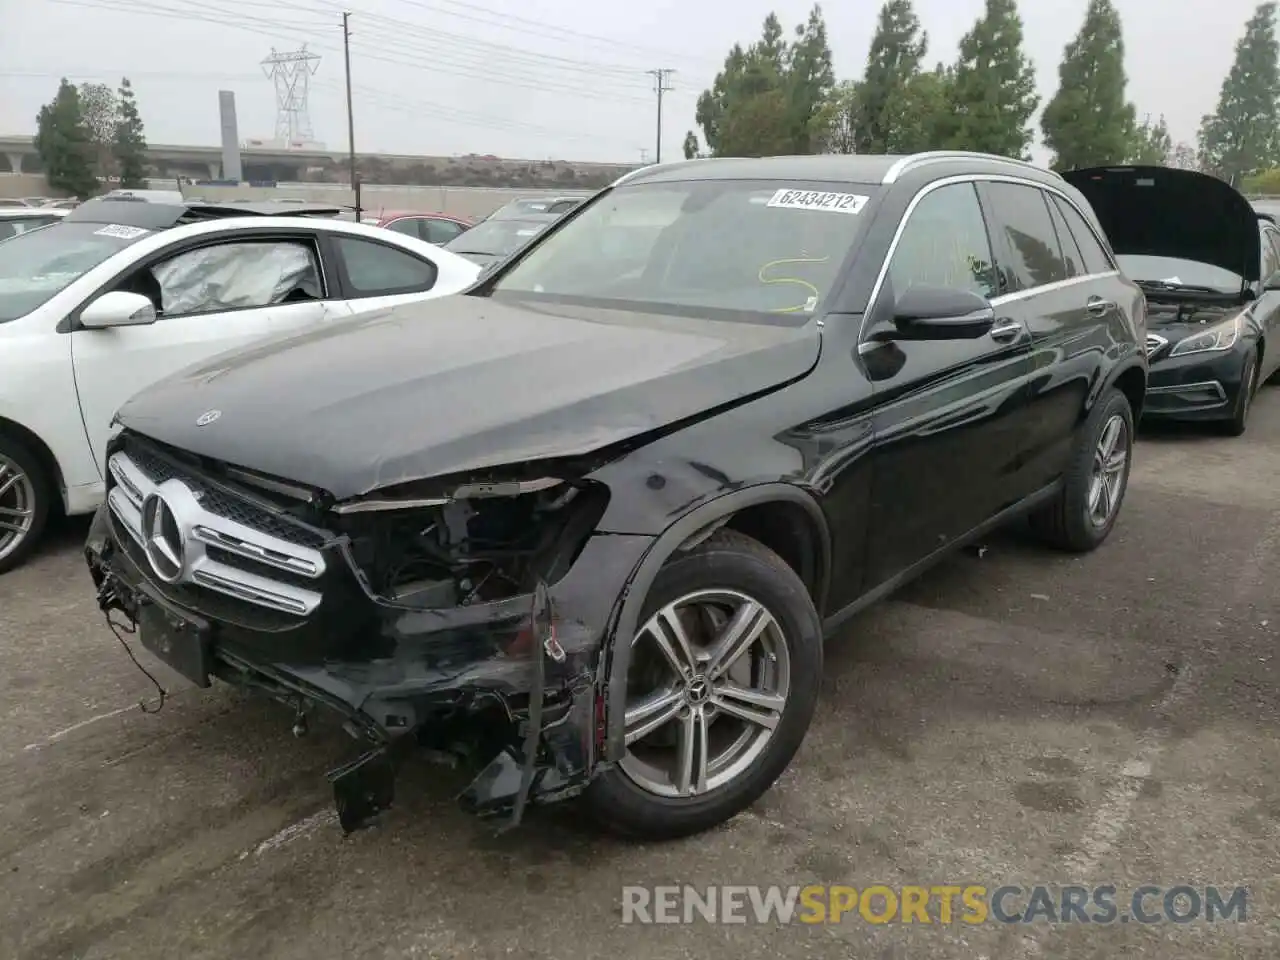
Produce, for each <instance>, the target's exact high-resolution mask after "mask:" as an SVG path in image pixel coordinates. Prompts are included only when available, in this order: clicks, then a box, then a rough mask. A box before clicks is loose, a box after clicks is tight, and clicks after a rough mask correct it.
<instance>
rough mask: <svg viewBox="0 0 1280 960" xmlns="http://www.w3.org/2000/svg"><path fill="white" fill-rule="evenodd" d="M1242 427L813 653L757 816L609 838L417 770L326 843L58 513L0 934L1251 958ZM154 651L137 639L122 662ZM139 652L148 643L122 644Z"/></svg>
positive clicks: (1278, 427) (255, 943) (4, 844)
mask: <svg viewBox="0 0 1280 960" xmlns="http://www.w3.org/2000/svg"><path fill="white" fill-rule="evenodd" d="M1254 417H1255V419H1254V421H1253V423H1252V424H1251V426H1250V431H1249V434H1248V436H1247V437H1246V438H1245V439H1242V440H1225V439H1218V438H1214V437H1212V436H1210V435H1209V434H1207V433H1206V432H1204V431H1192V432H1186V431H1176V432H1167V431H1161V433H1160V434H1159V435H1157V436H1146V437H1144V439H1143V441H1142V442H1141V443H1140V444H1139V446H1138V449H1137V460H1136V466H1135V469H1134V473H1133V477H1132V481H1131V484H1130V487H1129V494H1128V499H1127V500H1126V502H1125V505H1124V512H1123V515H1122V518H1121V521H1120V524H1119V526H1118V527H1117V528H1116V531H1115V533H1114V534H1113V536H1112V538H1111V539H1110V541H1109V542H1108V544H1107V545H1106V546H1104V547H1103V548H1102V549H1101V550H1100V551H1099V552H1097V553H1096V554H1094V555H1092V556H1090V557H1087V558H1067V557H1062V556H1058V555H1054V554H1050V553H1046V552H1043V551H1041V550H1040V549H1039V548H1037V547H1035V546H1034V545H1032V544H1030V543H1028V542H1026V541H1025V539H1024V538H1022V537H1020V536H1018V535H1017V534H1016V533H1011V534H1009V535H1003V536H1001V537H999V538H996V539H994V540H992V541H991V542H990V543H989V544H988V549H987V551H986V552H985V554H984V555H982V556H981V557H979V556H977V555H976V553H969V554H966V555H963V556H959V557H957V558H955V559H954V560H952V561H950V562H949V563H947V564H946V565H945V566H943V567H941V568H939V569H938V570H935V571H934V572H932V573H931V574H930V575H928V576H927V577H926V578H924V579H923V580H921V581H919V582H918V583H916V584H914V585H913V586H911V587H909V588H908V589H907V590H905V591H904V592H903V593H901V594H899V595H898V596H897V597H896V598H894V599H892V600H890V601H888V602H886V603H883V604H881V605H880V606H879V607H877V608H875V609H873V610H871V611H869V612H867V613H866V614H864V615H863V616H861V617H859V618H858V619H857V620H856V621H855V622H854V623H853V624H852V625H851V626H850V628H849V629H848V631H847V634H846V636H845V637H843V638H842V639H841V640H839V641H838V642H833V643H832V644H831V645H830V646H829V652H828V672H829V676H828V679H827V682H826V687H825V695H824V699H823V702H822V704H821V706H820V708H819V715H818V718H817V719H816V721H815V726H814V728H813V730H812V731H811V733H810V735H809V739H808V740H807V742H806V744H805V746H804V748H803V750H802V752H801V754H800V756H799V757H798V759H797V761H796V763H795V764H794V765H793V767H792V769H791V770H790V771H789V772H788V774H787V775H786V776H785V777H784V779H783V780H782V781H781V782H780V783H779V784H778V785H777V786H776V787H775V788H774V790H773V791H772V792H771V793H769V794H768V795H767V796H766V797H765V798H764V800H763V801H761V803H759V804H758V805H757V807H756V808H755V809H753V810H752V811H751V812H749V813H747V814H744V815H742V816H740V817H739V818H737V819H736V820H735V821H734V822H733V823H731V824H729V825H727V826H725V827H724V828H722V829H720V830H718V831H716V832H713V833H711V834H709V835H706V836H703V837H700V838H695V839H693V840H689V841H685V842H681V843H679V844H670V845H659V846H650V847H641V846H632V845H626V844H621V843H618V842H614V841H611V840H606V839H602V838H600V837H598V836H595V835H593V834H591V833H589V832H586V831H585V830H584V829H583V828H582V827H581V826H580V824H579V823H578V822H577V820H576V819H575V818H574V816H573V815H572V812H571V811H569V812H561V813H558V814H543V815H541V816H538V817H536V818H534V819H532V820H530V821H528V822H527V823H526V825H525V826H524V827H522V828H521V829H520V830H519V831H517V832H516V833H514V834H508V835H506V836H504V837H501V838H496V837H495V836H494V835H493V831H492V829H491V827H490V826H488V825H485V824H483V823H479V822H477V821H474V820H472V819H471V818H469V817H468V816H466V815H465V814H463V813H461V812H459V811H458V810H457V809H456V808H455V807H454V804H453V801H452V794H453V791H454V790H455V789H456V788H457V787H458V786H459V785H460V783H459V782H458V781H456V780H455V779H454V778H453V776H452V775H451V774H450V773H449V772H448V771H442V770H441V769H439V768H434V767H427V766H422V767H421V768H416V767H415V768H413V769H412V770H410V771H409V772H408V773H407V774H406V775H405V776H404V777H403V779H402V780H401V783H400V791H399V801H398V805H397V807H396V808H395V809H394V810H393V811H392V812H391V813H390V815H388V817H387V818H386V820H385V821H384V822H383V823H382V824H381V825H380V826H379V827H377V828H375V829H373V830H368V831H364V832H361V833H358V834H356V835H353V836H351V837H346V838H344V837H343V836H342V835H341V833H340V831H339V829H338V827H337V825H336V824H335V823H334V822H333V820H332V817H331V816H330V814H329V813H328V810H329V797H328V792H327V789H326V786H325V783H324V779H323V773H324V771H325V770H326V769H327V768H329V767H330V766H331V765H332V763H333V761H334V760H335V759H336V758H338V757H340V756H347V755H349V747H348V742H349V741H348V740H347V738H346V737H345V735H343V734H341V733H337V732H335V731H331V730H326V729H321V730H316V731H313V734H312V736H310V737H309V738H307V739H304V740H295V739H294V738H293V737H292V736H291V734H290V729H289V727H290V720H291V718H290V717H289V716H288V715H287V714H286V713H285V712H284V711H283V708H280V707H277V706H275V705H273V704H270V703H264V702H258V701H256V700H253V699H249V698H247V697H244V696H242V695H239V694H236V693H234V692H230V691H228V690H226V689H219V688H215V689H213V690H211V691H207V692H206V691H197V690H194V689H192V688H189V687H188V688H185V689H182V688H180V687H179V686H178V685H177V682H176V681H174V678H173V677H172V675H167V674H161V676H162V677H163V678H164V679H165V680H166V682H170V681H173V689H175V690H177V691H179V692H177V693H176V695H175V696H173V697H172V698H171V699H170V701H169V703H168V704H167V705H166V706H165V708H164V710H163V712H161V713H160V714H158V715H155V716H149V715H144V714H143V713H141V712H140V711H139V710H138V709H137V708H136V706H135V704H136V703H137V701H138V700H139V698H142V697H150V696H151V695H152V692H153V691H152V689H151V688H150V685H149V684H148V682H147V681H146V680H145V678H144V677H143V676H142V675H141V674H140V673H139V672H138V671H137V670H136V668H135V667H134V666H133V665H132V664H131V663H130V662H129V660H128V659H127V657H126V656H125V654H124V652H123V651H122V650H121V649H120V646H119V644H118V643H117V641H116V640H115V639H114V638H113V637H112V635H111V634H110V633H109V632H108V631H107V629H106V628H105V626H104V625H103V623H102V620H101V617H100V615H99V614H98V613H97V611H96V608H95V605H94V598H93V595H92V592H91V590H90V587H89V581H88V576H87V574H86V572H85V570H84V566H83V563H82V561H81V559H80V557H79V555H78V550H79V543H80V539H81V537H82V536H83V531H84V526H85V525H84V524H82V523H81V524H75V523H72V524H67V525H66V529H65V530H64V531H63V532H62V533H61V534H60V536H59V537H58V538H57V540H56V541H55V542H54V543H53V544H52V545H51V546H50V548H49V549H48V550H47V551H46V552H45V553H44V554H43V555H42V556H40V557H39V558H38V559H37V560H36V561H35V562H34V563H32V564H30V565H29V566H27V567H25V568H23V569H21V570H19V571H16V572H15V573H12V574H10V575H7V576H5V577H2V578H0V717H2V718H3V719H2V720H0V957H22V958H31V960H52V958H72V957H76V958H84V960H88V958H116V957H129V958H131V960H144V958H150V957H164V958H173V957H182V958H184V960H197V958H206V957H219V958H222V957H256V958H281V960H284V958H307V960H314V958H325V960H327V958H344V960H346V958H352V960H356V958H360V960H363V958H393V957H440V958H453V957H459V958H461V957H476V958H490V957H502V958H526V960H534V958H563V957H578V956H581V957H589V956H594V957H605V956H613V957H628V958H637V960H648V958H662V960H674V958H679V957H699V958H711V960H716V958H733V960H746V958H753V957H767V958H770V960H790V958H801V957H804V958H826V957H830V958H840V960H847V958H851V957H857V958H861V957H868V958H876V960H899V958H901V960H905V958H908V957H929V958H938V960H947V958H957V960H959V958H965V960H978V958H985V960H1024V958H1032V957H1039V956H1044V957H1054V958H1071V960H1077V958H1079V960H1084V958H1098V960H1103V958H1106V960H1111V958H1115V957H1121V956H1123V957H1151V958H1159V960H1177V958H1182V957H1188V958H1190V957H1195V958H1197V960H1208V958H1227V957H1230V958H1233V960H1237V958H1250V957H1258V958H1262V957H1268V958H1270V957H1273V956H1275V954H1276V952H1277V943H1280V875H1278V872H1277V868H1276V864H1277V862H1280V739H1277V736H1276V734H1277V730H1278V724H1280V672H1278V671H1277V666H1278V664H1280V661H1278V660H1277V658H1276V654H1277V650H1276V643H1275V637H1276V627H1277V626H1278V625H1280V599H1278V598H1277V596H1276V593H1277V589H1276V588H1277V586H1280V545H1278V544H1280V496H1278V495H1277V489H1278V488H1280V387H1271V388H1264V390H1263V394H1262V395H1261V396H1260V398H1259V401H1258V405H1257V407H1256V408H1255V413H1254ZM141 656H145V655H141ZM144 662H146V663H148V665H149V666H154V662H153V661H144ZM966 882H978V883H983V884H986V885H988V886H989V887H996V886H1000V885H1002V884H1006V883H1011V884H1021V885H1024V886H1030V885H1032V884H1034V883H1037V882H1040V883H1049V884H1066V883H1085V884H1092V883H1113V884H1115V885H1116V886H1118V887H1120V888H1121V889H1122V890H1125V889H1126V888H1129V889H1131V888H1132V887H1134V886H1137V885H1138V884H1141V883H1144V882H1147V883H1152V884H1156V885H1161V886H1165V887H1168V886H1172V885H1175V884H1177V883H1181V882H1187V883H1191V884H1194V885H1204V884H1217V885H1219V886H1226V887H1231V886H1235V885H1238V884H1247V885H1249V886H1250V888H1251V900H1250V904H1249V916H1248V922H1247V923H1244V924H1238V923H1222V922H1219V923H1216V924H1206V923H1203V922H1201V923H1191V924H1185V925H1176V926H1175V925H1171V924H1167V923H1166V924H1160V925H1154V926H1144V925H1138V924H1124V925H1121V924H1115V925H1108V926H1099V925H1096V924H1095V925H1089V926H1082V925H1080V924H1073V925H1069V926H1050V925H1047V924H1038V925H1033V926H1009V925H1003V924H998V923H989V924H986V925H982V926H977V927H974V926H965V925H961V924H955V925H950V926H944V925H933V926H928V927H922V926H918V925H912V926H903V925H897V924H893V925H887V926H873V925H869V924H867V923H865V922H863V921H861V920H858V919H856V918H855V919H850V920H847V921H846V922H845V923H843V924H841V925H839V926H801V925H798V924H796V925H790V926H777V925H770V926H758V925H754V924H749V925H746V926H727V925H722V926H711V925H707V924H703V923H697V924H695V925H693V926H652V927H638V926H627V925H623V924H622V922H621V911H620V903H621V888H622V886H623V885H625V884H662V883H690V884H694V885H698V886H702V885H706V884H734V883H739V884H748V883H758V884H771V883H776V884H784V885H786V884H805V883H848V884H852V885H855V886H865V885H867V884H870V883H885V884H889V885H901V884H925V885H930V884H943V883H966Z"/></svg>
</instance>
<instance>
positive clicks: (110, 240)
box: [0, 223, 149, 323]
mask: <svg viewBox="0 0 1280 960" xmlns="http://www.w3.org/2000/svg"><path fill="white" fill-rule="evenodd" d="M135 230H136V231H137V232H136V235H135V233H134V231H135ZM104 231H106V232H105V233H104ZM147 233H149V231H147V230H142V229H141V228H116V229H115V230H114V231H113V230H111V228H110V227H106V226H104V225H103V224H101V223H55V224H52V225H51V226H48V227H45V228H44V229H42V230H32V231H29V232H27V233H22V234H19V235H18V236H16V237H13V238H11V239H9V240H6V241H4V242H3V243H0V323H4V322H5V321H7V320H16V319H18V317H25V316H26V315H27V314H28V313H30V312H31V311H32V310H35V309H36V308H37V307H39V306H41V305H42V304H44V303H45V302H47V301H48V300H49V299H50V298H52V297H53V296H54V294H56V293H58V292H59V291H61V290H63V289H65V288H66V287H67V286H69V285H70V284H71V283H73V282H75V281H76V280H78V279H79V278H80V277H82V276H84V275H85V274H86V273H88V272H89V271H90V270H92V269H93V268H94V267H96V266H97V265H98V264H100V263H102V262H103V261H105V260H106V259H107V258H108V257H111V256H113V255H114V254H116V253H118V252H119V251H121V250H123V249H124V248H125V247H127V246H129V245H130V244H131V243H134V242H136V241H137V240H138V239H139V238H141V237H142V236H144V235H146V234H147Z"/></svg>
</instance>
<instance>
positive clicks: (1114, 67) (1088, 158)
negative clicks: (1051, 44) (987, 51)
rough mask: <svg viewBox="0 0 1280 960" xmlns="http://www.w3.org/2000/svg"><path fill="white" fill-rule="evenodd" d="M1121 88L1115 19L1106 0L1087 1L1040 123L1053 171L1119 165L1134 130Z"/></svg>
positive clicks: (1117, 22) (1123, 81)
mask: <svg viewBox="0 0 1280 960" xmlns="http://www.w3.org/2000/svg"><path fill="white" fill-rule="evenodd" d="M1126 84H1127V80H1126V77H1125V71H1124V37H1123V35H1122V32H1121V28H1120V14H1119V13H1117V12H1116V8H1115V7H1113V6H1112V5H1111V0H1089V6H1088V9H1087V10H1086V11H1085V15H1084V25H1083V26H1082V27H1081V28H1080V32H1079V33H1078V34H1076V36H1075V39H1073V40H1072V41H1071V42H1070V43H1068V44H1067V47H1066V50H1065V51H1064V53H1063V57H1062V63H1061V64H1060V65H1059V66H1058V92H1057V93H1056V94H1055V95H1054V97H1053V99H1052V100H1050V101H1049V104H1048V106H1046V107H1045V108H1044V115H1043V116H1042V117H1041V118H1040V129H1041V130H1042V131H1043V132H1044V142H1045V146H1047V147H1048V148H1049V149H1050V150H1052V151H1053V153H1054V162H1053V166H1054V169H1056V170H1070V169H1072V168H1073V167H1092V166H1099V165H1101V164H1106V163H1119V162H1122V161H1123V159H1124V157H1125V156H1127V155H1128V153H1129V150H1130V146H1131V145H1132V143H1133V126H1134V110H1133V104H1131V103H1129V102H1128V101H1127V100H1126V99H1125V86H1126Z"/></svg>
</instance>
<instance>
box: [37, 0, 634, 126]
mask: <svg viewBox="0 0 1280 960" xmlns="http://www.w3.org/2000/svg"><path fill="white" fill-rule="evenodd" d="M52 2H55V3H62V4H67V5H71V6H80V7H87V8H91V9H102V10H112V11H115V12H126V13H142V14H145V15H147V16H156V17H165V18H170V19H180V20H185V21H190V20H198V21H202V22H205V23H212V24H217V25H219V26H225V27H229V28H231V29H237V30H247V31H250V32H252V33H254V34H256V35H258V36H263V35H267V36H270V37H271V38H272V39H278V38H280V37H281V35H280V34H267V33H266V32H265V31H264V30H263V29H261V28H260V27H258V26H254V24H260V25H261V26H262V27H266V28H276V27H282V26H283V27H286V28H287V29H290V30H291V32H292V39H294V40H296V39H297V38H298V37H299V36H304V37H308V38H310V39H311V42H312V43H313V44H314V46H316V47H318V48H320V49H328V50H332V51H334V52H340V51H341V47H338V46H334V45H332V44H330V43H328V42H326V41H324V40H323V39H319V40H317V39H316V38H322V37H324V36H327V33H322V32H321V30H323V29H324V28H323V27H321V26H318V25H314V24H306V25H304V27H303V28H301V29H299V28H297V27H295V26H293V25H292V24H286V23H284V22H282V21H276V20H271V19H267V18H263V17H257V16H253V15H251V14H247V13H243V14H242V13H239V12H236V13H235V14H234V15H233V18H229V16H228V15H227V14H226V13H224V14H223V15H221V16H218V15H211V14H210V13H209V12H208V11H195V12H189V11H187V10H179V9H174V8H173V7H165V6H161V5H160V4H158V3H154V2H147V0H117V2H116V3H114V4H111V5H104V4H103V3H102V2H101V0H99V2H94V0H52ZM276 5H277V6H281V5H283V6H285V8H287V9H297V10H303V11H304V12H317V11H315V10H313V9H312V8H304V7H298V6H297V5H293V6H290V5H289V4H287V3H281V2H277V4H276ZM410 26H411V25H410ZM413 29H420V28H413ZM374 39H376V40H378V41H379V42H378V44H377V45H373V44H369V45H361V44H359V43H353V44H352V48H353V49H354V50H356V51H358V52H360V53H361V54H362V55H363V56H365V57H366V58H367V59H370V60H375V61H379V62H383V63H387V64H391V65H396V66H403V67H408V68H411V69H414V70H426V71H430V72H437V73H447V74H449V75H451V76H456V75H459V74H460V75H463V76H467V77H469V78H474V79H476V80H478V81H481V82H496V83H501V84H502V85H503V86H510V87H518V88H522V89H528V90H534V91H538V92H547V91H554V92H563V93H566V94H571V95H573V96H575V97H579V98H582V99H587V100H602V101H611V102H621V101H631V102H635V103H643V102H645V100H644V98H643V97H640V96H638V95H635V96H633V95H628V94H623V93H621V92H616V93H615V92H613V91H611V90H609V89H607V88H606V87H602V86H601V80H602V79H603V78H600V77H598V76H596V75H594V74H593V75H592V83H591V85H590V86H584V85H583V84H582V83H581V82H580V81H579V80H578V79H577V78H574V79H570V78H558V79H559V80H560V81H561V82H559V83H557V82H555V81H554V80H543V79H536V80H535V79H531V78H529V77H528V76H527V73H514V72H507V71H504V70H502V69H501V68H500V67H499V66H497V65H496V64H495V58H494V57H492V56H490V57H488V58H487V59H484V58H483V55H481V56H480V57H479V59H477V60H466V59H463V58H460V57H459V56H458V52H457V50H456V49H455V48H453V47H449V48H446V50H445V51H444V52H433V54H432V56H431V57H429V58H426V59H424V58H423V57H422V50H423V46H424V45H426V46H428V47H429V44H424V43H419V42H417V41H413V42H410V41H406V40H405V39H403V37H400V36H388V37H382V36H378V37H375V38H374ZM388 52H390V53H393V54H394V53H397V52H400V53H402V54H403V55H404V56H405V57H410V58H412V59H404V58H401V57H395V56H388V55H387V53H388ZM505 60H512V61H513V62H515V61H514V59H513V58H512V57H511V56H510V55H504V56H503V57H502V58H500V59H498V62H499V63H500V62H502V61H505ZM516 65H517V66H519V67H522V68H528V69H534V68H545V66H546V65H544V64H534V63H527V64H526V63H517V64H516ZM564 68H565V67H563V66H562V67H561V69H564ZM594 69H595V68H594V66H593V65H590V64H587V63H585V62H584V63H583V72H584V73H592V71H593V70H594ZM641 75H642V71H636V77H637V79H638V78H639V77H640V76H641ZM607 79H608V80H609V81H610V82H613V83H618V82H619V78H618V77H610V78H607ZM627 89H629V90H630V89H634V90H635V91H636V93H637V94H638V93H639V89H640V88H639V87H638V86H636V87H634V88H632V87H628V88H627Z"/></svg>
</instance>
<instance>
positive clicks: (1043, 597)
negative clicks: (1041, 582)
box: [1031, 593, 1049, 600]
mask: <svg viewBox="0 0 1280 960" xmlns="http://www.w3.org/2000/svg"><path fill="white" fill-rule="evenodd" d="M1031 599H1032V600H1048V599H1049V595H1048V594H1047V593H1033V594H1032V595H1031Z"/></svg>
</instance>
